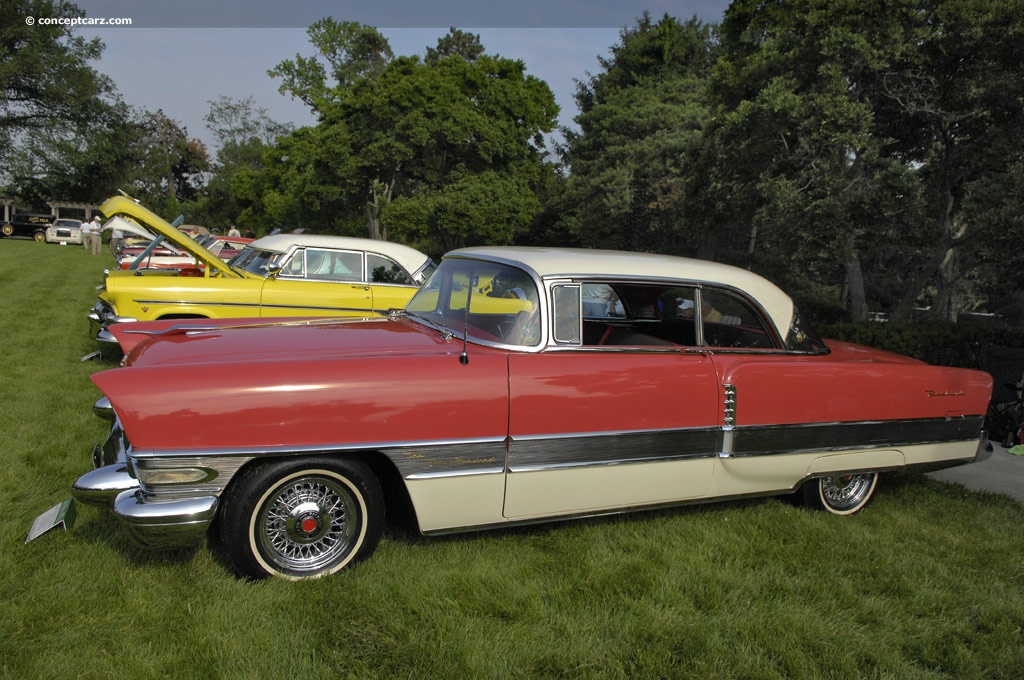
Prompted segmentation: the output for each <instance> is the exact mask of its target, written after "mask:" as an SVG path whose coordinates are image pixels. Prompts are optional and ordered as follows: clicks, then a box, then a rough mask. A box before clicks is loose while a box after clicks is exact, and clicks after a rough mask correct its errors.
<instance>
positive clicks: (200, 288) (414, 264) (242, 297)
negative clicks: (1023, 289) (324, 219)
mask: <svg viewBox="0 0 1024 680" xmlns="http://www.w3.org/2000/svg"><path fill="white" fill-rule="evenodd" d="M100 209H101V210H102V212H103V214H104V215H106V216H107V217H108V218H109V219H118V218H128V219H129V220H131V221H134V222H136V223H139V224H141V225H143V226H144V227H145V228H146V229H148V230H150V231H152V232H153V233H154V234H156V235H158V236H159V237H160V238H162V239H165V240H166V241H169V242H171V243H172V244H174V245H175V246H177V247H178V248H180V249H181V250H184V251H186V252H188V253H189V254H190V255H192V256H193V257H194V258H195V259H196V261H197V262H199V263H201V264H202V265H203V267H202V268H199V267H188V268H184V269H181V270H146V271H143V270H137V271H125V270H111V271H110V272H108V273H107V277H106V281H105V282H104V284H103V285H102V286H101V287H100V294H99V300H98V301H97V302H96V304H95V305H94V306H93V308H92V310H91V311H90V312H89V314H88V317H89V319H90V321H91V322H92V324H91V325H92V328H93V330H96V329H97V327H98V332H97V334H96V339H97V340H99V341H100V342H102V343H116V342H117V340H116V338H114V337H113V335H111V334H110V332H109V331H108V330H107V327H108V326H110V325H112V324H115V323H125V322H133V321H150V320H159V319H201V318H241V317H275V318H276V317H294V316H355V317H370V316H383V315H386V314H387V312H388V310H389V309H393V308H400V307H402V306H404V305H405V303H406V302H407V301H408V300H409V299H410V298H411V297H412V296H413V294H414V293H415V292H416V291H417V290H418V288H419V286H420V284H422V283H423V281H424V280H425V279H426V277H427V276H428V275H429V274H430V273H431V272H432V271H433V270H434V268H435V264H434V262H433V261H432V260H431V259H430V258H429V257H427V256H426V255H424V254H423V253H421V252H419V251H417V250H415V249H413V248H409V247H407V246H403V245H399V244H397V243H389V242H387V241H377V240H372V239H362V238H349V237H342V236H316V235H306V234H275V235H271V236H265V237H263V238H261V239H257V240H256V241H253V242H252V243H250V244H249V245H248V246H246V247H245V249H244V250H242V252H240V253H239V254H238V255H236V256H235V257H234V258H232V259H231V260H230V261H229V262H225V261H224V260H222V259H220V258H219V257H218V256H217V255H215V254H213V253H212V252H210V251H209V250H207V249H206V248H204V247H203V246H202V245H201V244H199V243H197V242H196V241H194V240H192V239H190V238H188V237H187V236H185V235H183V234H181V232H180V231H178V230H177V229H175V228H174V227H173V226H171V224H170V223H168V222H167V221H166V220H164V219H162V218H161V217H159V216H158V215H156V214H155V213H153V212H151V211H150V210H147V209H146V208H144V207H143V206H141V205H139V204H138V203H137V202H136V201H134V200H132V199H130V198H127V197H125V196H115V197H113V198H111V199H108V200H107V201H106V202H105V203H104V204H103V205H102V206H101V208H100Z"/></svg>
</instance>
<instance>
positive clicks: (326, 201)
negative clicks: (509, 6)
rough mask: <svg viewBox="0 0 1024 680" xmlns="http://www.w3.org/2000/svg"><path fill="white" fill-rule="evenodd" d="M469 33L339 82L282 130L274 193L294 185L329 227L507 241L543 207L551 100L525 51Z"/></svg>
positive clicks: (280, 200) (441, 241)
mask: <svg viewBox="0 0 1024 680" xmlns="http://www.w3.org/2000/svg"><path fill="white" fill-rule="evenodd" d="M478 44H479V39H478V38H476V37H475V36H468V35H466V34H461V33H449V34H448V36H445V38H442V40H441V41H439V45H438V48H437V49H436V50H435V51H434V52H432V53H431V54H432V56H431V57H430V59H429V60H427V61H424V60H421V59H420V58H419V57H415V56H410V57H398V58H395V59H392V60H391V61H389V62H388V63H387V65H386V66H385V67H384V68H383V69H382V70H380V71H379V72H377V71H373V72H367V73H365V74H364V75H363V76H362V77H360V78H359V79H357V80H355V81H354V82H351V83H348V84H341V83H339V84H338V85H336V86H335V87H334V88H333V89H332V90H331V92H330V93H329V94H328V95H327V96H325V97H324V98H322V100H321V101H323V102H325V105H324V106H323V108H322V110H321V122H320V123H319V124H318V125H317V126H316V127H315V128H310V129H306V130H299V131H296V132H295V133H294V134H293V135H292V136H291V138H289V139H285V140H282V144H281V151H282V153H281V154H280V155H279V156H278V158H279V162H275V163H273V164H271V166H270V169H271V172H272V173H274V176H275V190H274V195H273V199H272V201H273V202H274V203H275V204H276V205H280V206H283V205H285V204H287V203H289V198H287V197H288V196H296V195H303V196H306V198H307V200H309V201H310V205H315V206H318V211H319V215H320V217H319V220H318V221H319V222H320V224H324V225H328V228H331V229H333V230H336V231H342V232H346V233H354V230H355V229H359V230H360V231H362V232H363V233H365V234H366V235H368V236H370V237H373V238H394V239H398V240H403V241H407V242H416V243H419V244H420V245H421V246H422V247H424V248H426V249H429V250H435V251H443V250H447V249H450V248H453V247H457V246H459V245H463V244H469V243H481V242H491V243H507V242H511V241H512V240H514V238H515V237H516V235H517V234H519V233H522V232H524V231H525V230H526V229H527V228H528V227H529V226H530V223H531V220H532V219H533V217H534V216H535V215H536V214H538V213H539V212H540V210H541V205H540V201H539V199H538V198H537V195H536V192H535V188H536V185H537V184H538V183H539V182H540V181H541V178H542V177H543V176H544V171H543V163H544V160H543V150H544V139H543V134H544V133H546V132H549V131H551V130H552V129H553V128H554V124H555V118H556V116H557V111H558V109H557V106H556V105H555V102H554V96H553V95H552V93H551V90H550V89H549V88H548V87H547V85H546V84H545V83H543V82H541V81H540V80H538V79H536V78H535V77H533V76H529V75H528V74H527V73H526V70H525V66H524V65H523V63H522V62H519V61H515V60H510V59H502V58H499V57H491V56H488V55H486V54H483V53H482V52H478V50H476V48H475V47H474V46H475V45H478ZM285 149H287V152H286V153H285V152H284V150H285ZM284 187H288V189H287V190H285V189H284ZM292 207H297V206H294V205H293V206H292ZM357 225H359V226H358V227H357Z"/></svg>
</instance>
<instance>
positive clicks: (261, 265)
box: [228, 248, 284, 276]
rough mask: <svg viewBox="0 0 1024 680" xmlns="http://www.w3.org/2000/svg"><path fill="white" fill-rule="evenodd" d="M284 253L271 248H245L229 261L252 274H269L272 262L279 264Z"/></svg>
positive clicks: (237, 267) (234, 266)
mask: <svg viewBox="0 0 1024 680" xmlns="http://www.w3.org/2000/svg"><path fill="white" fill-rule="evenodd" d="M283 255H284V253H276V252H273V251H270V250H258V249H256V248H244V249H243V250H242V251H241V252H240V253H238V254H237V255H235V256H234V257H233V258H231V259H230V260H229V261H228V264H229V265H230V266H231V267H232V268H234V269H243V270H245V271H247V272H249V273H250V274H256V275H258V276H267V275H268V274H269V273H270V265H271V264H279V263H280V260H281V257H282V256H283Z"/></svg>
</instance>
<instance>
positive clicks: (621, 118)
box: [562, 14, 715, 256]
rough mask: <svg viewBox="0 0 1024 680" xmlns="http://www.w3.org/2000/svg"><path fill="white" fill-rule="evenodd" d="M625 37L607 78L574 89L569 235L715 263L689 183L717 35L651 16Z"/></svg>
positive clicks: (566, 155) (568, 147)
mask: <svg viewBox="0 0 1024 680" xmlns="http://www.w3.org/2000/svg"><path fill="white" fill-rule="evenodd" d="M620 38H621V42H620V43H619V44H617V45H615V46H614V47H612V49H611V56H610V57H608V58H603V59H601V62H600V63H601V66H602V67H603V71H602V72H600V73H599V74H597V75H596V76H591V77H589V78H588V79H587V80H586V81H579V82H578V83H577V91H576V101H577V104H578V106H579V109H580V113H579V115H578V116H577V117H576V119H575V121H576V123H577V125H578V126H579V130H573V129H568V130H564V131H563V134H564V136H565V139H566V142H565V145H564V146H563V148H562V160H563V163H564V164H565V165H566V166H567V168H568V172H569V175H568V179H567V182H566V188H565V192H566V193H565V196H564V200H565V201H567V203H568V205H569V206H570V207H569V209H568V210H567V211H566V213H565V215H564V220H563V226H564V227H565V228H567V229H568V232H569V234H570V238H571V240H572V241H573V242H575V243H578V244H581V245H588V246H593V247H598V246H600V247H611V248H623V249H628V250H653V251H658V252H671V253H679V254H690V255H702V256H712V255H713V254H714V247H713V243H712V239H709V238H708V235H709V234H711V233H713V232H712V231H710V230H707V229H705V228H704V227H705V226H706V225H705V224H704V223H703V221H702V219H701V217H700V215H699V214H698V211H696V210H694V207H695V203H694V201H695V200H696V199H695V197H694V187H695V184H694V183H693V182H692V181H691V179H692V178H691V177H690V174H691V172H692V171H693V169H694V168H695V167H696V157H697V155H698V154H699V150H700V145H701V140H702V139H703V130H704V127H705V125H706V124H707V121H708V116H709V107H708V102H707V88H708V83H709V81H708V76H709V75H710V69H711V67H712V65H713V63H714V59H715V36H714V31H713V29H712V27H710V26H708V25H705V24H703V23H701V22H699V21H698V20H696V19H692V20H690V21H688V22H686V23H680V22H679V21H678V20H676V19H674V18H672V17H669V16H664V17H662V18H661V19H660V20H659V21H656V22H655V21H653V20H652V19H651V17H650V16H649V15H647V14H645V15H643V16H642V17H641V18H640V19H639V21H638V22H637V25H636V26H635V27H632V28H628V29H626V30H624V31H622V33H621V34H620Z"/></svg>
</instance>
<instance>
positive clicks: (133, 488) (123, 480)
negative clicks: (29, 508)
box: [71, 462, 218, 549]
mask: <svg viewBox="0 0 1024 680" xmlns="http://www.w3.org/2000/svg"><path fill="white" fill-rule="evenodd" d="M71 495H72V496H74V497H75V499H76V500H77V501H79V502H80V503H84V504H86V505H95V506H100V507H109V508H110V509H111V510H112V511H113V513H114V516H115V517H117V519H118V520H119V521H120V522H121V525H122V527H123V528H124V530H125V533H127V534H128V535H129V536H130V537H131V538H132V540H134V541H135V542H136V543H138V544H139V545H140V546H142V547H144V548H156V549H174V548H193V547H195V546H197V545H199V543H200V542H201V541H202V540H203V537H204V536H205V535H206V532H207V530H208V529H209V527H210V523H211V522H212V521H213V518H214V517H215V516H216V514H217V505H218V501H217V497H216V496H200V497H196V498H179V499H168V500H152V499H148V498H147V497H146V494H145V493H144V492H143V491H142V489H141V487H140V486H139V480H137V479H135V478H134V477H132V475H131V473H130V472H129V471H128V465H127V463H123V462H121V463H114V464H113V465H105V466H103V467H99V468H96V469H95V470H92V471H90V472H87V473H85V474H84V475H82V476H81V477H79V478H78V480H77V481H76V482H75V483H74V484H73V485H72V487H71Z"/></svg>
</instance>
